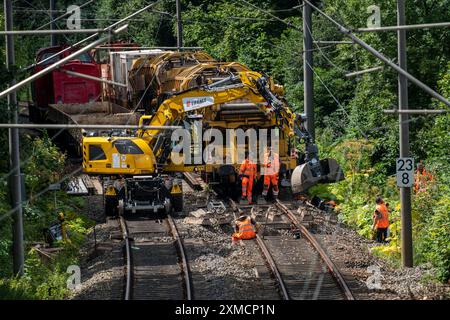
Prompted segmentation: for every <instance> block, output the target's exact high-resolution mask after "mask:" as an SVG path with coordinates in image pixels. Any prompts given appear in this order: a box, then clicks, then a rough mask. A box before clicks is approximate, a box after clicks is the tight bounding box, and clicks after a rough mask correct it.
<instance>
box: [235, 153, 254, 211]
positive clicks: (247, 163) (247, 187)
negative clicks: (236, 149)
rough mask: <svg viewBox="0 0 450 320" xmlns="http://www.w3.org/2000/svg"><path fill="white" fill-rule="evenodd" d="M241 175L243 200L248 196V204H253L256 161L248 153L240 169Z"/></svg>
mask: <svg viewBox="0 0 450 320" xmlns="http://www.w3.org/2000/svg"><path fill="white" fill-rule="evenodd" d="M239 177H240V178H241V179H242V200H244V199H245V198H247V200H248V204H252V202H253V199H252V192H253V182H254V181H255V177H256V163H254V162H253V161H252V160H251V159H250V156H249V154H248V153H246V154H245V160H244V161H243V162H242V164H241V167H240V169H239Z"/></svg>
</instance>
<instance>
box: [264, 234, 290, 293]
mask: <svg viewBox="0 0 450 320" xmlns="http://www.w3.org/2000/svg"><path fill="white" fill-rule="evenodd" d="M256 242H257V243H258V245H259V247H260V249H261V251H262V253H263V254H264V258H266V260H267V262H268V263H269V266H270V269H272V273H273V274H274V275H275V277H276V278H277V281H278V284H279V285H280V289H281V292H282V293H283V298H284V300H290V298H289V293H288V292H287V289H286V285H285V284H284V280H283V277H282V276H281V273H280V270H278V267H277V264H276V263H275V261H274V260H273V257H272V255H271V254H270V252H269V249H268V248H267V246H266V244H265V243H264V240H262V239H261V238H260V237H259V236H258V235H256Z"/></svg>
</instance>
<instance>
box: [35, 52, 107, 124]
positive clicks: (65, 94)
mask: <svg viewBox="0 0 450 320" xmlns="http://www.w3.org/2000/svg"><path fill="white" fill-rule="evenodd" d="M66 48H67V46H54V47H49V48H43V49H40V50H39V51H38V53H37V55H36V63H38V62H40V61H43V60H46V59H48V58H49V57H51V56H53V55H55V54H56V53H58V52H60V51H61V50H63V49H66ZM75 50H76V49H68V50H67V51H65V52H63V53H60V54H59V55H58V56H55V57H53V58H51V59H48V60H47V61H45V62H44V63H42V64H40V65H37V66H36V67H35V68H34V70H33V73H36V72H39V71H41V70H42V69H45V68H46V67H47V66H48V65H50V64H53V63H55V62H56V61H58V60H59V59H62V58H64V57H67V56H68V55H70V54H71V53H73V52H74V51H75ZM61 70H69V71H73V72H77V73H82V74H85V75H89V76H94V77H97V78H100V77H101V73H100V67H99V65H98V64H97V63H96V62H95V60H94V59H93V58H92V56H91V55H90V54H89V53H83V54H81V55H79V56H78V57H77V58H76V59H74V60H71V61H69V62H68V63H66V64H65V65H64V66H62V67H61V68H60V69H58V70H55V71H53V72H51V73H49V74H47V75H45V76H43V77H41V78H39V79H38V80H36V81H35V82H34V83H33V85H32V94H33V102H34V108H33V109H32V110H30V117H31V119H32V120H33V121H40V120H43V119H45V118H46V117H45V116H44V115H45V111H47V110H48V106H49V105H50V104H81V103H87V102H94V101H99V100H100V98H101V94H102V91H101V84H100V82H98V81H95V80H89V79H85V78H80V77H76V76H73V75H69V74H67V73H65V72H64V71H61Z"/></svg>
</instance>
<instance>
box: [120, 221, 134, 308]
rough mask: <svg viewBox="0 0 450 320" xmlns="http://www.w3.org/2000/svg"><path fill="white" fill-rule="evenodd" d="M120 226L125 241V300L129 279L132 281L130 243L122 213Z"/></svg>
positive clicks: (127, 294)
mask: <svg viewBox="0 0 450 320" xmlns="http://www.w3.org/2000/svg"><path fill="white" fill-rule="evenodd" d="M120 226H121V229H122V235H123V240H124V241H125V255H126V259H127V273H126V284H125V300H130V299H131V281H132V277H133V274H132V270H131V243H130V238H129V237H128V229H127V223H126V221H125V219H124V218H123V216H122V215H120Z"/></svg>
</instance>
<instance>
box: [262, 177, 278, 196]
mask: <svg viewBox="0 0 450 320" xmlns="http://www.w3.org/2000/svg"><path fill="white" fill-rule="evenodd" d="M271 185H272V192H273V195H274V197H277V196H278V174H272V175H265V176H264V188H263V192H262V194H263V196H267V194H268V193H269V189H270V186H271Z"/></svg>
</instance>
